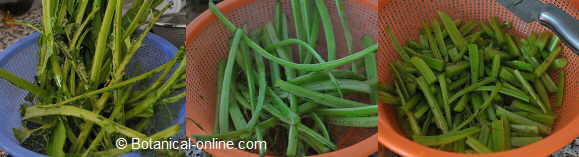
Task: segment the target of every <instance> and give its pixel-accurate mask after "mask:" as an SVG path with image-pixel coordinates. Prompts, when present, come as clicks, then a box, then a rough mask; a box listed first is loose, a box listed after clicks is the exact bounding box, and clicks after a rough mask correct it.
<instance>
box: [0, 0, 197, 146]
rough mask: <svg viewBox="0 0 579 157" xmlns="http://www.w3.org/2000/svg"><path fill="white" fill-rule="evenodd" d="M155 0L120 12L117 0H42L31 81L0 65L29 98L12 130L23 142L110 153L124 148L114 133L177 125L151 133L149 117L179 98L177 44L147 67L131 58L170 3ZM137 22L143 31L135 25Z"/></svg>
mask: <svg viewBox="0 0 579 157" xmlns="http://www.w3.org/2000/svg"><path fill="white" fill-rule="evenodd" d="M161 2H162V1H161V0H135V1H133V2H132V5H131V7H130V8H128V10H126V13H125V14H123V5H124V2H123V0H108V1H103V0H95V1H89V0H66V1H65V0H43V1H42V5H43V7H42V14H43V17H42V26H41V28H36V29H37V30H38V31H39V32H41V34H42V35H41V37H40V39H39V46H40V48H39V51H38V56H39V62H38V63H37V71H36V82H35V83H29V82H27V81H25V80H22V79H20V78H18V77H17V76H15V75H13V74H11V73H9V72H7V71H6V70H3V69H0V78H2V79H4V80H7V81H9V82H10V83H12V84H13V85H15V86H17V87H19V88H22V89H25V90H27V91H29V92H30V94H29V96H28V98H27V99H28V100H29V101H30V102H31V103H32V105H29V104H24V105H22V108H21V110H22V119H23V125H22V126H23V128H21V129H15V130H14V131H15V136H16V137H17V138H18V139H19V140H20V141H21V143H23V145H24V146H25V147H27V148H28V149H31V150H33V151H36V152H39V153H43V154H47V155H49V156H65V155H66V156H87V155H92V156H112V155H118V154H122V153H125V152H128V151H131V149H130V147H129V148H127V149H117V148H116V147H115V146H114V143H113V141H114V140H116V139H117V138H121V137H123V138H141V139H142V140H147V139H149V138H154V139H157V138H168V137H171V136H174V135H176V134H177V133H178V132H179V130H180V129H179V128H180V126H179V125H174V126H171V127H169V128H167V129H165V130H163V131H159V132H157V133H154V130H155V126H152V125H151V117H152V116H153V115H155V113H157V111H156V110H159V108H161V107H162V106H165V105H164V104H172V103H175V102H177V101H179V100H183V97H184V90H183V89H184V87H185V81H184V80H185V67H186V60H185V59H184V50H183V49H181V50H180V51H179V52H178V53H177V54H176V56H175V57H173V58H172V59H171V60H170V61H168V62H167V63H165V64H163V65H161V66H158V67H156V68H154V69H152V70H150V71H143V70H142V68H139V63H137V62H136V63H131V60H132V59H133V58H134V56H135V54H136V53H137V51H138V49H139V48H140V47H141V46H142V45H143V41H144V39H145V37H146V36H147V34H148V32H149V31H150V30H151V28H152V27H153V24H154V23H155V22H156V21H157V20H158V19H159V17H160V16H161V15H162V13H163V12H164V11H165V10H166V9H167V8H169V7H170V5H167V6H164V9H163V10H156V9H155V8H156V7H157V6H158V5H159V4H160V3H161ZM29 26H32V25H30V24H29ZM140 26H144V30H142V31H137V28H139V27H140ZM33 27H35V26H33ZM142 64H145V63H142ZM128 71H134V73H137V75H134V76H133V75H132V74H131V75H129V74H127V73H128ZM131 73H133V72H131ZM138 73H140V74H138ZM15 105H16V104H15ZM165 107H166V106H165ZM146 134H152V135H151V136H149V135H146Z"/></svg>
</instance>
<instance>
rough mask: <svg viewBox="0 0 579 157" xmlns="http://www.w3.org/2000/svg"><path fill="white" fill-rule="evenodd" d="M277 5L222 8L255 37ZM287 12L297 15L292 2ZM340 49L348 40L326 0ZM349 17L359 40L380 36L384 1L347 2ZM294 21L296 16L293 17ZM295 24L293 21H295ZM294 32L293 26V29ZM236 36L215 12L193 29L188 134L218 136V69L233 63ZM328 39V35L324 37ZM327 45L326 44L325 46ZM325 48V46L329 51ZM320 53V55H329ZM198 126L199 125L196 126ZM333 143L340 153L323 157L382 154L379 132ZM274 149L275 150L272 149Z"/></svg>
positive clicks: (345, 134)
mask: <svg viewBox="0 0 579 157" xmlns="http://www.w3.org/2000/svg"><path fill="white" fill-rule="evenodd" d="M276 2H277V0H225V1H223V2H221V3H219V4H218V5H217V6H218V8H220V10H221V11H222V12H223V14H224V15H225V16H226V17H227V18H228V19H229V20H231V22H233V23H234V24H235V25H237V26H238V27H244V28H246V31H247V32H251V31H252V30H254V29H256V28H260V27H262V26H264V25H265V24H266V23H267V22H271V21H273V20H272V19H273V15H274V8H275V4H276ZM281 2H282V6H283V7H284V8H283V10H284V12H285V13H286V14H287V15H288V16H291V11H290V10H291V9H290V7H289V6H290V5H289V0H281ZM326 3H327V6H328V9H329V10H330V14H331V15H332V17H331V18H332V22H334V30H335V33H336V42H337V45H338V56H344V55H346V50H347V49H346V47H345V44H344V43H345V41H344V39H343V33H341V31H339V30H342V28H341V27H340V26H341V25H340V24H339V19H338V17H337V12H336V8H335V4H334V0H326ZM344 6H345V12H346V14H347V16H348V17H350V18H349V21H348V22H349V23H350V29H351V30H352V36H353V39H361V38H362V36H363V35H370V36H373V37H375V38H377V37H378V1H377V0H346V1H345V2H344ZM288 19H291V17H288ZM290 22H291V20H290ZM289 26H290V27H293V24H291V23H290V24H289ZM231 36H232V33H231V32H229V31H228V30H227V29H225V27H224V26H223V25H222V24H221V22H219V21H218V20H217V18H216V17H215V16H214V15H213V14H212V13H211V12H209V11H205V12H204V13H202V14H201V15H200V16H199V17H197V18H196V19H195V20H194V21H193V22H191V24H189V25H188V26H187V40H186V43H185V46H186V49H187V60H188V63H187V118H188V119H190V120H187V122H186V130H187V131H186V132H187V133H186V135H188V136H189V137H191V135H193V134H195V135H203V134H211V133H212V132H213V128H214V127H213V125H214V123H215V118H216V117H215V104H216V97H217V86H216V85H217V65H218V62H219V61H220V60H223V59H225V58H227V51H228V46H229V45H230V44H229V41H230V37H231ZM321 36H323V35H321ZM320 43H325V41H323V40H322V41H320ZM323 47H325V46H320V48H323ZM354 48H355V49H357V50H360V49H361V48H362V44H361V41H360V40H354ZM323 51H324V50H323V49H320V52H323ZM192 121H195V122H196V123H197V124H199V126H197V125H195V124H193V123H192ZM332 138H333V140H334V141H335V143H336V144H337V145H338V150H336V151H334V152H330V153H325V154H320V155H318V156H368V155H370V154H372V153H373V152H376V151H378V145H377V143H378V137H377V135H376V132H375V131H372V132H365V133H361V132H359V130H356V129H341V130H340V129H337V130H336V129H334V131H332ZM268 147H269V145H268ZM206 151H208V152H209V153H211V154H213V155H215V156H227V157H230V156H235V157H240V156H257V154H254V153H251V152H247V151H242V150H223V149H221V150H206Z"/></svg>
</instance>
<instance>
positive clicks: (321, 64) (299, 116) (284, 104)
mask: <svg viewBox="0 0 579 157" xmlns="http://www.w3.org/2000/svg"><path fill="white" fill-rule="evenodd" d="M342 3H343V2H342V1H341V0H336V1H335V4H336V7H337V8H338V12H337V14H338V16H339V17H340V19H341V20H340V22H341V24H342V26H343V27H342V28H343V31H344V34H345V36H346V41H347V47H348V50H347V51H348V53H349V56H346V57H343V58H336V41H335V40H336V38H335V37H334V26H333V25H332V21H331V20H330V18H329V17H330V13H329V11H328V9H327V6H326V4H325V0H312V1H310V0H291V10H292V14H294V15H293V16H292V17H293V23H294V24H295V25H294V28H296V29H295V32H297V33H296V34H295V39H294V38H292V37H290V33H289V32H290V30H289V28H290V27H291V26H289V25H288V23H289V22H288V20H287V19H286V15H285V13H283V12H282V6H281V4H280V3H279V2H278V3H277V5H276V7H275V11H274V14H275V18H274V19H273V22H270V23H268V24H266V25H265V26H263V27H262V28H259V29H257V30H255V31H252V32H250V33H246V32H245V30H244V29H241V28H238V27H237V26H235V25H234V24H233V23H231V22H230V21H229V20H228V19H226V17H225V16H224V15H222V13H221V12H220V11H219V10H218V9H217V7H216V6H215V4H214V3H213V2H210V5H209V7H210V9H211V11H212V12H213V14H215V15H216V16H217V17H218V18H219V20H220V21H221V22H222V23H223V24H224V25H225V27H226V28H227V29H228V30H229V31H231V32H234V35H233V37H232V41H231V45H230V47H229V53H228V56H227V59H226V60H224V61H223V62H221V64H220V66H219V76H218V79H219V80H218V87H219V88H218V89H219V92H218V101H217V102H218V104H217V108H218V109H217V113H216V114H217V116H218V117H217V119H218V120H217V122H216V124H215V126H216V129H215V130H216V133H215V135H212V136H202V137H201V136H200V137H197V138H198V139H201V140H203V139H211V138H212V137H216V138H221V139H252V138H253V139H257V140H260V141H261V140H266V141H268V146H283V148H282V149H281V150H275V149H273V148H268V149H269V150H266V149H260V150H259V153H260V155H265V154H266V152H267V151H270V152H272V154H276V155H282V154H284V155H285V156H304V155H308V154H317V153H325V152H330V151H333V150H336V149H337V147H336V144H334V142H332V138H336V137H332V136H331V135H330V131H328V130H330V129H329V126H331V125H334V126H347V127H364V128H373V127H376V125H377V119H378V118H377V105H376V90H375V89H376V88H375V87H374V86H375V84H376V83H377V72H376V62H375V55H374V53H375V52H377V50H378V45H377V44H375V43H374V42H373V41H372V39H371V38H370V37H364V38H363V39H360V40H363V42H364V48H363V49H362V50H360V51H358V52H353V45H352V37H351V32H350V30H349V28H348V27H349V26H348V24H347V21H346V17H345V14H344V10H343V8H344V7H343V4H342ZM321 28H323V29H321ZM338 28H339V27H338ZM320 29H321V30H320ZM322 31H323V32H324V34H325V39H326V40H325V44H326V45H327V47H325V48H326V50H327V56H326V57H325V59H324V57H322V56H320V53H319V51H318V50H316V48H320V47H319V45H320V44H319V43H318V36H320V32H322ZM291 46H295V47H294V48H295V50H297V52H295V53H293V51H292V49H291V48H292V47H291ZM294 55H295V56H294ZM355 61H358V62H355ZM347 64H348V65H351V66H349V67H346V68H339V67H344V66H343V65H347ZM266 67H267V68H266ZM358 71H365V72H364V73H360V72H358ZM353 94H358V95H360V96H361V97H366V98H367V97H369V98H370V104H366V103H362V102H359V101H354V100H353V99H347V96H349V95H350V96H351V95H353ZM360 96H358V97H360ZM231 124H233V126H231ZM329 124H331V125H329ZM270 137H271V138H270ZM278 138H279V139H278ZM276 139H277V140H276ZM284 139H285V140H284ZM283 151H285V153H283Z"/></svg>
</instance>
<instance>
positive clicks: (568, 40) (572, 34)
mask: <svg viewBox="0 0 579 157" xmlns="http://www.w3.org/2000/svg"><path fill="white" fill-rule="evenodd" d="M539 22H540V23H541V24H542V25H545V26H546V27H548V28H549V29H551V30H552V31H553V32H555V34H557V36H559V38H561V40H563V42H565V44H567V46H568V47H569V48H571V50H573V52H575V54H577V55H579V20H577V19H575V18H574V17H572V16H571V15H569V14H567V13H566V12H565V11H563V10H561V9H559V8H557V7H555V6H553V5H548V6H547V7H544V8H542V11H541V14H540V16H539Z"/></svg>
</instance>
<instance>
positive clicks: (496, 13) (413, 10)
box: [378, 0, 579, 157]
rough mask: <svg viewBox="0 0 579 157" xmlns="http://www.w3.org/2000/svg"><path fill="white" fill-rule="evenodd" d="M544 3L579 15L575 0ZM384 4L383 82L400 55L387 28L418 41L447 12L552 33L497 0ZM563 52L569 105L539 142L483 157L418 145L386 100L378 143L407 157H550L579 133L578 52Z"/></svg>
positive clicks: (417, 0) (517, 29)
mask: <svg viewBox="0 0 579 157" xmlns="http://www.w3.org/2000/svg"><path fill="white" fill-rule="evenodd" d="M545 2H546V3H553V4H555V5H556V6H557V7H559V8H562V9H563V10H565V11H566V12H568V13H570V14H571V16H574V17H575V18H577V17H578V16H579V11H578V10H577V8H574V7H573V6H572V5H571V2H570V1H564V0H558V1H553V0H545ZM575 3H576V2H575ZM379 7H380V10H379V14H380V19H379V23H380V26H379V27H380V30H381V31H380V50H379V55H378V63H379V65H378V66H379V67H378V68H379V70H380V71H379V73H380V75H379V76H380V79H381V81H383V82H389V81H391V80H390V78H391V77H390V69H389V68H388V66H387V65H388V63H389V62H390V61H393V60H396V59H398V56H397V53H396V52H394V51H395V50H394V48H393V46H392V45H391V44H390V40H388V38H387V35H386V32H385V30H386V28H387V27H391V28H392V29H393V30H394V33H395V34H396V36H397V37H398V38H399V40H400V42H404V41H406V40H416V39H418V36H419V33H420V32H419V31H420V28H421V24H422V22H425V21H431V20H432V19H435V18H438V16H437V14H436V11H444V12H446V13H448V14H449V15H450V16H452V17H453V18H458V19H462V20H463V21H466V20H479V21H486V20H488V19H489V18H490V17H498V18H499V19H500V20H502V21H508V22H510V23H512V25H513V29H511V31H513V32H514V33H516V34H518V35H521V36H526V35H529V34H530V33H534V32H544V31H549V30H547V29H546V28H545V27H543V26H541V25H540V24H538V23H537V22H534V23H531V24H527V23H525V22H523V21H521V20H519V19H518V18H517V17H515V16H514V15H513V14H512V13H510V12H509V11H508V10H507V9H505V8H503V7H502V6H501V5H500V4H499V3H497V2H496V1H495V0H437V1H424V0H392V1H380V5H379ZM578 29H579V28H578ZM561 54H562V55H563V56H565V57H566V58H567V59H568V65H567V66H566V67H565V68H564V69H563V70H564V71H565V74H566V77H567V78H566V82H565V98H564V104H563V106H562V107H561V108H560V109H559V110H558V111H557V112H558V114H559V117H558V118H557V121H556V122H555V125H554V130H553V132H552V134H551V135H549V136H547V137H546V138H544V139H543V140H541V141H539V142H536V143H533V144H530V145H528V146H524V147H521V148H517V149H512V150H509V151H504V152H498V153H491V154H484V155H467V154H460V153H453V152H446V151H442V150H438V149H433V148H429V147H427V146H423V145H420V144H418V143H415V142H413V141H412V140H410V139H408V138H406V137H405V136H404V135H403V133H402V131H401V130H400V128H399V127H398V123H397V122H396V116H395V114H396V112H395V110H394V107H393V106H392V105H388V104H381V106H380V108H379V115H380V119H379V122H378V123H379V124H378V125H379V126H378V127H379V129H378V136H379V137H378V138H379V141H380V143H381V144H383V145H384V146H385V147H387V148H388V149H390V150H392V151H394V152H396V153H398V154H400V155H402V156H420V157H422V156H428V157H453V156H509V157H510V156H513V157H515V156H548V155H549V154H551V153H553V152H555V151H557V150H558V149H561V148H562V147H563V146H565V145H566V144H569V143H570V142H571V141H572V140H573V139H575V138H576V137H577V136H579V104H578V103H579V81H578V80H579V62H578V61H579V60H578V56H577V55H575V54H573V52H572V51H571V50H570V49H569V48H567V47H565V48H564V49H563V52H562V53H561ZM554 77H556V76H554Z"/></svg>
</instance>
